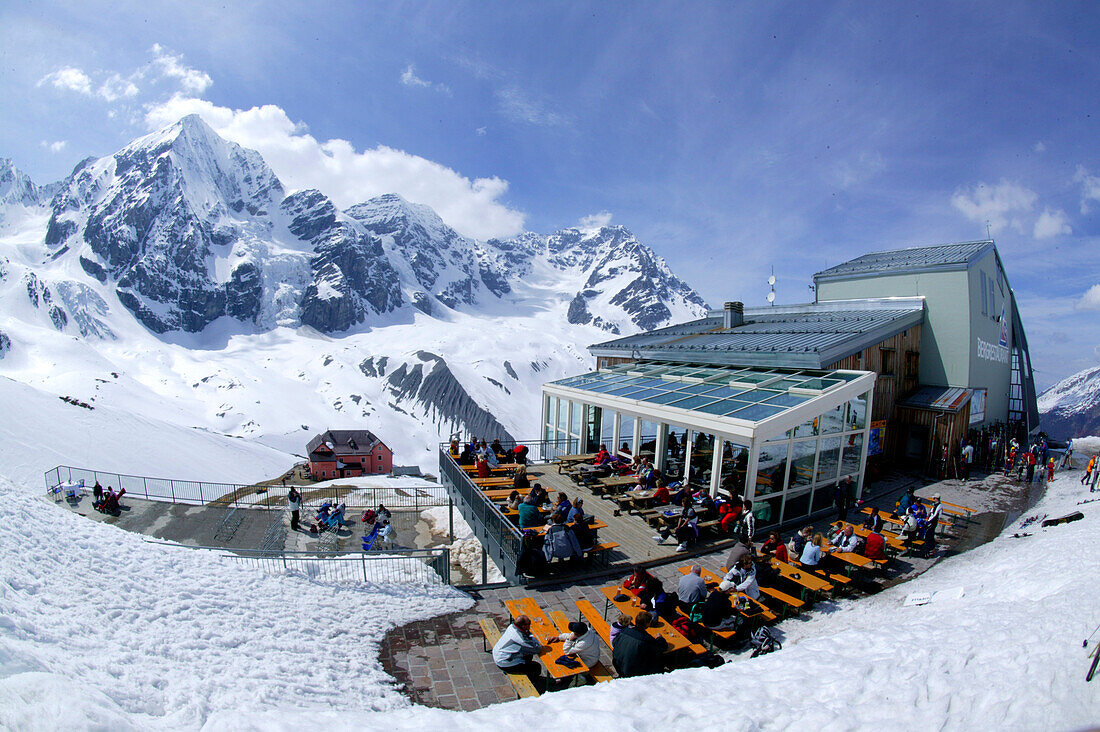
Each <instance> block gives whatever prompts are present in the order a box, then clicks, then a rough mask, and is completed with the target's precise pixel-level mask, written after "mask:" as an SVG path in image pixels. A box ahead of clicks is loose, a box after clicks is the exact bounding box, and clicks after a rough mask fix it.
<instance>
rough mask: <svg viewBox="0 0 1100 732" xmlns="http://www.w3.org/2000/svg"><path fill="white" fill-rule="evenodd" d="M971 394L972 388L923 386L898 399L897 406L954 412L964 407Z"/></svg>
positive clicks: (972, 392) (972, 393)
mask: <svg viewBox="0 0 1100 732" xmlns="http://www.w3.org/2000/svg"><path fill="white" fill-rule="evenodd" d="M973 395H974V390H973V389H964V388H962V387H958V386H925V387H923V388H921V389H918V390H917V391H915V392H913V393H912V394H910V395H909V396H907V397H905V398H904V399H901V400H899V401H898V403H897V406H899V407H909V408H911V409H931V410H933V411H937V412H951V413H952V414H954V413H956V412H958V411H959V410H960V409H962V408H963V407H965V406H966V403H967V402H969V401H970V397H971V396H973Z"/></svg>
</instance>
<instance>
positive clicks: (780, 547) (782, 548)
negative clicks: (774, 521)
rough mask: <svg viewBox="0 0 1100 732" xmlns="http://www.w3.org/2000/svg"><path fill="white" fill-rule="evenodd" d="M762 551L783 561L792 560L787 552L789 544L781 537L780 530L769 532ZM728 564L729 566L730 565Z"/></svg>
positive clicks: (761, 547)
mask: <svg viewBox="0 0 1100 732" xmlns="http://www.w3.org/2000/svg"><path fill="white" fill-rule="evenodd" d="M760 552H761V553H762V554H770V555H772V556H774V557H775V558H776V559H778V560H779V561H781V562H789V561H790V556H789V555H788V554H787V545H786V544H784V543H783V542H782V541H781V540H780V539H779V532H778V531H772V532H769V533H768V540H767V541H765V542H764V543H763V544H762V545H761V546H760ZM726 566H727V567H728V566H729V565H726Z"/></svg>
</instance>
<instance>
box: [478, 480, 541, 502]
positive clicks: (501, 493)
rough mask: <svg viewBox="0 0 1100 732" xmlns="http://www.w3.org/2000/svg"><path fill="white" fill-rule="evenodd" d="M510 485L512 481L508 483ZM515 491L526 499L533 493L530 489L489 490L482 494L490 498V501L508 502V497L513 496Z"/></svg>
mask: <svg viewBox="0 0 1100 732" xmlns="http://www.w3.org/2000/svg"><path fill="white" fill-rule="evenodd" d="M508 483H509V485H510V484H511V481H508ZM513 490H514V491H516V492H517V493H519V494H520V495H521V496H524V497H526V496H527V494H528V493H530V492H531V489H530V488H489V489H487V490H483V491H482V493H484V494H485V497H486V498H488V499H489V500H490V501H503V500H507V499H508V497H509V496H510V495H512V491H513Z"/></svg>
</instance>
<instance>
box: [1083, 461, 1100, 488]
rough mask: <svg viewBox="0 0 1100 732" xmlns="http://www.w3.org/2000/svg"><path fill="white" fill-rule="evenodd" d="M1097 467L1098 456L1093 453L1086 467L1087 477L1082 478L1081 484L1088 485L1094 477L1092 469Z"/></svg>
mask: <svg viewBox="0 0 1100 732" xmlns="http://www.w3.org/2000/svg"><path fill="white" fill-rule="evenodd" d="M1095 468H1096V456H1095V455H1093V456H1092V458H1090V459H1089V465H1088V467H1087V468H1085V477H1083V478H1081V485H1087V484H1088V482H1089V479H1090V478H1092V471H1093V470H1094V469H1095Z"/></svg>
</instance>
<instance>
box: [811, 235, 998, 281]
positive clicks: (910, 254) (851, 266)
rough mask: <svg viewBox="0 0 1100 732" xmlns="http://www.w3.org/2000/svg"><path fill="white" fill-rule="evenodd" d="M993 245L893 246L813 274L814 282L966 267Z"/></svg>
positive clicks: (966, 243)
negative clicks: (907, 247)
mask: <svg viewBox="0 0 1100 732" xmlns="http://www.w3.org/2000/svg"><path fill="white" fill-rule="evenodd" d="M992 248H993V242H992V241H991V240H983V241H966V242H958V243H954V244H938V245H936V246H930V247H912V248H910V249H893V250H891V251H888V252H872V253H870V254H864V255H862V256H860V257H856V258H855V259H850V260H848V261H847V262H844V263H843V264H838V265H836V266H835V267H830V268H828V269H826V270H822V271H821V272H818V273H817V274H815V275H814V282H817V281H818V280H832V279H846V278H849V277H854V276H859V275H866V274H885V273H890V274H893V273H895V272H914V271H918V272H927V271H935V270H945V269H958V268H965V267H966V266H967V265H969V264H970V262H972V261H973V260H974V259H975V258H977V257H979V256H981V255H982V254H983V253H984V252H985V251H986V250H987V249H992Z"/></svg>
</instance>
